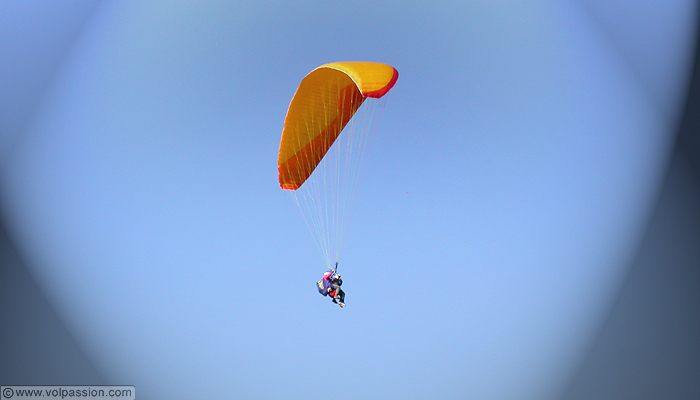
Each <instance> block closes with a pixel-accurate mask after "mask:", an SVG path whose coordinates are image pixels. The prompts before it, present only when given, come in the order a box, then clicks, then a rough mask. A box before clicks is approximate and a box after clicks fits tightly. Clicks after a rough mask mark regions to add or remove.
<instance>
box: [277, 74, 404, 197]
mask: <svg viewBox="0 0 700 400" xmlns="http://www.w3.org/2000/svg"><path fill="white" fill-rule="evenodd" d="M398 77H399V74H398V72H397V71H396V69H394V68H393V67H391V66H389V65H386V64H380V63H374V62H339V63H331V64H325V65H322V66H320V67H318V68H316V69H315V70H313V71H311V73H309V74H308V75H307V76H306V77H305V78H304V79H303V80H302V81H301V84H299V88H298V89H297V91H296V93H295V94H294V97H293V98H292V102H291V104H290V105H289V111H288V112H287V117H286V118H285V121H284V129H283V131H282V140H281V142H280V150H279V156H278V159H277V164H278V171H279V182H280V187H281V188H282V189H287V190H297V189H298V188H299V187H300V186H301V185H303V184H304V182H305V181H306V180H307V179H308V177H309V176H310V175H311V173H312V172H313V171H314V169H315V168H316V166H317V165H318V163H319V162H320V161H321V159H322V158H323V157H324V155H325V154H326V152H327V151H328V149H329V148H330V147H331V146H332V145H333V142H334V141H335V139H336V138H337V137H338V135H340V132H341V131H342V130H343V128H344V127H345V125H346V124H347V123H348V121H349V120H350V118H352V116H353V115H354V114H355V112H356V111H357V109H358V108H359V107H360V106H361V105H362V103H363V102H364V100H365V98H367V97H372V98H380V97H382V96H384V95H385V94H386V93H387V92H388V91H389V90H390V89H391V88H392V87H393V86H394V84H395V83H396V80H397V79H398Z"/></svg>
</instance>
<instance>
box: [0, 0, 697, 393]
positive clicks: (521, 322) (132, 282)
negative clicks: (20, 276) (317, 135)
mask: <svg viewBox="0 0 700 400" xmlns="http://www.w3.org/2000/svg"><path fill="white" fill-rule="evenodd" d="M460 3H467V4H462V5H460ZM75 4H80V6H75V10H72V9H71V10H69V11H65V12H64V13H63V14H61V13H59V14H56V15H60V16H61V17H60V18H63V19H60V20H58V22H56V21H53V20H52V19H51V17H50V16H47V15H53V14H48V13H47V9H38V8H37V9H33V8H32V7H31V6H27V7H26V8H24V9H21V7H17V9H18V10H14V11H18V12H21V13H23V14H22V15H23V16H25V18H24V19H22V18H11V17H8V15H10V14H9V13H8V14H5V16H4V17H2V18H4V19H7V20H12V21H16V22H15V23H16V26H14V27H13V30H12V32H13V40H14V41H12V42H11V46H10V45H6V46H8V48H7V49H5V50H6V51H5V52H4V54H6V56H5V57H9V56H7V54H10V55H11V56H13V57H16V59H17V60H22V61H23V62H24V63H25V64H26V65H33V66H34V67H33V68H34V70H36V71H50V73H48V72H47V73H44V75H42V76H45V77H47V78H46V82H47V83H41V82H39V83H37V84H36V85H35V87H41V88H42V89H41V95H40V96H37V99H38V100H37V101H36V102H33V103H32V102H30V101H28V100H27V101H26V102H25V103H26V104H27V106H26V109H27V110H28V111H27V110H24V109H18V110H17V112H16V113H14V112H13V114H12V115H11V114H10V113H9V112H8V111H4V112H5V115H4V117H3V118H4V121H3V124H4V125H3V130H4V131H5V132H11V131H12V130H13V129H14V130H15V131H17V132H19V133H17V134H16V135H12V137H10V134H7V133H3V136H2V143H3V149H2V150H3V151H2V155H3V159H2V170H1V173H2V179H1V180H0V195H1V196H2V203H1V204H2V206H3V209H2V216H3V219H4V221H6V223H7V225H8V226H9V227H10V235H11V236H12V237H13V239H14V240H15V242H16V243H17V244H18V247H19V249H20V251H22V253H23V256H24V257H26V259H27V260H28V262H29V264H30V266H31V268H32V271H33V273H34V274H35V275H36V277H37V280H38V281H39V282H40V285H41V286H42V288H43V289H44V290H45V291H46V293H47V296H48V297H49V299H50V300H51V301H52V303H53V304H54V306H55V307H56V309H57V310H58V313H59V315H61V316H62V317H63V318H64V320H65V321H66V323H67V325H68V326H69V329H70V330H71V331H72V332H73V334H74V335H75V336H76V338H77V339H78V340H79V342H80V343H81V344H82V346H83V347H84V348H85V349H86V351H87V352H88V354H89V355H90V356H91V357H92V358H93V360H94V361H95V363H96V364H97V365H98V366H99V367H100V368H101V369H102V370H103V371H104V373H105V375H106V376H108V377H109V379H110V380H111V383H113V384H123V385H132V384H133V385H136V387H137V391H138V397H139V398H142V397H143V398H149V399H185V398H241V399H270V398H282V399H308V398H315V397H320V396H323V395H325V394H326V393H328V392H327V391H330V390H332V388H339V390H340V391H341V395H339V398H347V399H381V398H401V399H426V398H431V399H454V398H470V399H515V398H517V399H547V398H553V397H555V396H557V395H558V394H560V391H561V390H562V389H563V386H564V385H565V384H566V382H567V379H569V378H570V377H571V375H572V374H573V373H574V368H575V367H576V365H578V363H580V361H581V357H582V356H583V355H584V352H585V349H586V346H587V345H588V344H589V343H590V342H591V341H592V340H593V338H594V335H595V334H596V332H597V330H598V329H599V327H600V324H601V319H602V317H603V316H604V315H605V313H606V311H607V310H608V308H609V306H610V302H611V301H612V299H613V298H614V296H615V293H616V290H617V289H618V285H619V284H620V282H621V280H622V277H623V276H624V274H625V271H626V268H627V266H628V265H629V262H630V260H631V257H632V256H633V255H634V254H635V252H636V250H637V246H638V244H639V241H640V235H641V234H642V233H643V230H644V228H645V224H646V222H647V220H648V217H649V213H650V211H651V210H652V207H653V205H654V202H655V200H656V195H657V191H658V189H659V187H660V184H661V181H662V179H663V176H664V172H665V169H666V167H667V162H668V157H669V155H670V150H671V145H672V139H673V134H674V133H675V129H676V127H677V122H678V118H679V117H680V112H681V111H682V110H680V109H679V106H680V105H681V104H682V102H683V101H684V100H685V98H684V95H685V92H684V88H685V87H686V86H687V79H688V73H689V72H690V61H691V56H692V54H691V53H692V50H693V45H694V43H693V39H694V38H695V30H696V21H695V19H694V18H695V16H696V15H697V5H696V2H693V1H689V0H688V1H681V0H678V1H658V2H645V3H644V4H638V2H628V1H619V2H615V4H614V5H611V4H609V2H607V1H593V0H591V1H583V0H581V1H564V2H549V1H532V2H526V3H522V2H507V1H473V2H453V1H445V2H440V1H431V2H411V1H405V2H388V1H353V2H348V1H344V2H340V1H338V2H333V1H304V2H269V1H259V0H256V1H248V2H246V1H234V2H218V1H201V2H188V1H181V2H156V1H152V2H120V3H117V2H110V3H105V4H100V5H98V6H97V8H96V9H95V11H94V13H93V14H91V16H90V18H89V19H87V23H86V24H85V25H83V26H79V27H76V26H74V25H72V24H71V23H65V24H63V25H61V21H72V20H71V19H70V18H71V16H74V15H79V14H80V13H83V14H85V10H86V9H88V8H90V7H91V6H89V5H87V4H88V3H87V2H85V3H75ZM44 6H45V5H44ZM37 7H38V6H37ZM54 7H55V6H54ZM53 11H55V10H53ZM37 15H39V16H42V18H44V20H49V21H53V22H54V24H55V26H58V27H59V28H60V27H61V26H63V27H64V28H65V29H63V30H62V31H61V32H64V33H65V32H68V33H70V32H76V31H79V33H76V34H75V36H76V39H75V40H74V41H73V42H72V44H71V46H70V48H68V50H66V52H65V54H63V55H61V56H60V57H59V56H55V57H53V58H51V57H49V56H45V57H44V58H42V56H41V55H42V54H43V55H46V54H49V52H48V50H47V49H50V48H52V47H51V43H50V42H49V41H47V40H45V39H42V38H43V36H41V34H40V33H41V32H44V31H41V30H42V29H45V30H46V29H49V28H50V27H51V26H54V25H41V26H40V27H36V24H35V23H32V21H33V19H32V18H33V17H36V16H37ZM80 15H82V14H80ZM76 20H77V18H76ZM17 21H18V22H17ZM0 25H2V24H0ZM5 26H7V25H5ZM47 26H49V28H47ZM59 28H56V29H57V30H60V29H59ZM37 30H39V31H41V32H40V33H36V32H37ZM7 32H9V29H8V30H7V31H5V32H3V33H4V34H7ZM68 33H66V35H68V36H70V35H69V34H68ZM37 38H38V39H37ZM59 39H60V37H59ZM59 39H56V40H59ZM23 41H26V45H25V43H24V42H23ZM42 46H43V47H42ZM0 50H2V48H1V47H0ZM42 51H43V52H42ZM0 53H3V51H0ZM37 54H39V55H37ZM49 55H50V54H49ZM47 60H48V61H47ZM52 60H53V61H52ZM56 60H58V61H56ZM334 61H377V62H383V63H386V64H390V65H392V66H394V67H395V68H396V69H397V70H398V71H399V74H400V77H399V80H398V82H397V84H396V86H395V87H394V88H393V89H392V91H391V92H390V93H389V94H388V95H387V104H386V108H385V110H384V115H383V119H382V121H381V125H380V126H379V128H378V133H377V137H376V142H375V143H374V146H373V149H372V156H371V158H370V159H369V160H368V163H367V165H366V168H365V174H364V176H363V177H362V185H361V186H360V187H359V188H358V190H357V199H356V202H355V205H354V213H353V215H352V220H351V221H350V228H349V231H348V236H347V240H346V243H345V249H344V252H343V259H342V260H341V262H342V268H343V271H342V273H343V278H344V282H345V283H344V288H345V291H346V293H347V304H348V305H347V307H346V308H344V309H340V308H338V307H337V306H334V305H333V304H331V303H330V301H329V300H328V299H327V298H323V297H321V296H320V295H319V294H318V293H317V291H316V290H315V289H314V283H315V281H316V280H318V279H319V278H320V275H321V274H322V272H323V270H324V268H325V266H324V265H323V264H322V260H321V258H320V255H319V254H318V252H317V250H316V247H315V246H314V244H313V241H312V238H311V235H310V234H309V233H308V230H307V228H306V226H305V225H304V221H303V220H302V217H301V215H300V213H299V211H298V209H297V208H296V206H295V205H294V203H293V202H292V200H291V198H290V196H289V195H288V194H286V193H284V192H283V191H282V190H280V189H279V186H278V182H277V163H276V161H277V151H278V146H279V140H280V134H281V129H282V125H283V122H284V116H285V114H286V110H287V107H288V105H289V101H290V100H291V97H292V95H293V94H294V91H295V90H296V87H297V86H298V84H299V82H300V81H301V79H302V78H303V77H304V76H305V75H306V74H307V73H308V72H310V71H311V70H312V69H314V68H315V67H317V66H319V65H321V64H325V63H328V62H334ZM42 62H45V63H46V64H45V65H43V64H41V63H42ZM50 62H53V64H51V63H50ZM0 64H2V63H0ZM25 64H23V63H21V62H15V63H11V64H5V67H0V68H5V70H3V72H4V76H9V77H11V78H12V79H15V78H16V80H17V81H18V82H19V81H21V79H23V76H24V75H22V74H23V73H24V72H26V71H27V70H26V69H25V68H23V67H22V65H25ZM36 65H39V66H38V67H37V66H36ZM42 68H43V69H42ZM34 70H32V71H34ZM27 76H29V75H27ZM27 79H29V78H27ZM12 82H15V81H11V80H10V79H9V78H5V79H4V80H3V81H2V83H3V85H6V86H5V87H6V88H7V87H11V86H8V85H10V83H12ZM42 82H43V81H42ZM32 90H35V91H38V90H39V89H32ZM27 96H28V97H27V98H29V97H31V96H29V95H27ZM18 98H20V97H18ZM22 99H23V98H22ZM2 101H3V102H8V104H9V103H11V100H8V98H7V97H3V99H2ZM30 103H31V104H30ZM22 104H24V103H22ZM9 109H11V108H5V110H9ZM22 113H24V114H22ZM14 114H17V115H27V118H26V123H20V122H21V121H20V122H17V121H18V120H13V115H14ZM20 126H21V127H20ZM12 132H14V131H12Z"/></svg>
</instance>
